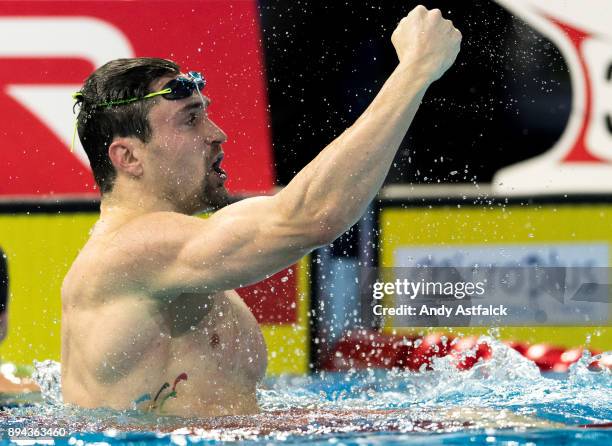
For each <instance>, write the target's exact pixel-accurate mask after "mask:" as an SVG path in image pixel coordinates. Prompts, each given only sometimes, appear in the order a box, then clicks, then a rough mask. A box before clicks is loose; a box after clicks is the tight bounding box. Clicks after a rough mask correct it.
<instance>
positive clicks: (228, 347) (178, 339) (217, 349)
mask: <svg viewBox="0 0 612 446" xmlns="http://www.w3.org/2000/svg"><path fill="white" fill-rule="evenodd" d="M167 310H168V311H167V312H166V313H164V314H165V316H164V320H165V323H164V325H165V326H166V327H167V330H168V336H169V337H170V338H171V339H172V341H171V345H172V348H171V351H172V353H171V354H172V355H173V356H174V359H175V361H177V362H183V361H187V362H191V363H192V364H193V363H197V364H199V365H200V366H201V367H203V369H209V370H210V369H216V371H219V372H220V371H224V372H226V373H234V374H244V375H246V376H247V377H249V378H254V379H256V380H259V379H261V378H262V377H263V374H264V373H265V368H266V364H267V352H266V347H265V343H264V340H263V336H262V334H261V330H260V329H259V326H258V324H257V321H256V320H255V318H254V316H253V315H252V314H251V312H250V310H249V309H248V308H247V307H246V305H245V304H244V302H243V301H242V300H241V299H240V297H239V296H238V295H237V293H235V292H233V291H230V292H225V293H219V294H217V295H214V296H210V297H207V296H199V295H195V294H194V295H184V296H181V298H179V299H177V300H176V301H175V302H173V306H172V307H171V308H168V309H167Z"/></svg>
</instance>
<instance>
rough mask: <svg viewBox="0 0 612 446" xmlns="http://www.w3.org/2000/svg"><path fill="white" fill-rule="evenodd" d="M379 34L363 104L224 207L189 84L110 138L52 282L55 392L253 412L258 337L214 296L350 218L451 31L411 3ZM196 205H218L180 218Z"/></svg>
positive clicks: (376, 177) (218, 140)
mask: <svg viewBox="0 0 612 446" xmlns="http://www.w3.org/2000/svg"><path fill="white" fill-rule="evenodd" d="M391 40H392V43H393V45H394V47H395V49H396V52H397V55H398V58H399V64H398V66H397V68H396V70H394V72H393V73H392V74H391V76H390V77H389V79H388V80H387V81H386V82H385V84H384V85H383V87H382V88H381V90H380V92H379V93H378V95H377V96H376V98H375V99H374V101H373V102H372V103H371V104H370V106H369V107H368V109H367V110H366V111H365V112H364V113H363V115H362V116H361V117H360V118H359V119H358V120H357V122H356V123H355V124H354V125H353V126H351V127H350V128H349V129H347V130H346V131H345V132H344V133H343V134H342V135H340V136H339V137H338V138H336V139H335V140H334V141H333V142H332V143H330V144H329V145H328V146H327V147H325V148H324V149H323V150H322V151H321V153H320V154H319V155H318V156H317V157H316V158H315V159H314V160H313V161H311V162H310V163H309V164H308V165H307V166H306V167H305V168H304V169H302V171H300V172H299V173H298V174H297V175H296V176H295V178H294V179H293V180H292V181H291V182H290V183H289V184H288V185H287V186H286V187H285V188H284V189H283V190H281V191H280V192H279V193H277V194H276V195H274V196H268V197H255V198H249V199H246V200H242V201H240V202H237V203H233V204H231V205H227V206H224V205H225V204H226V203H227V201H228V197H227V191H226V190H225V187H224V183H225V179H226V175H225V173H224V172H223V170H222V169H221V168H220V167H219V166H220V160H221V159H222V154H223V150H222V144H223V143H224V142H225V141H226V139H227V137H226V135H225V134H224V133H223V131H222V130H221V129H220V128H219V127H217V126H216V125H215V124H214V122H212V121H211V120H210V119H209V117H208V115H207V104H205V103H203V102H202V101H201V100H200V98H199V96H198V95H197V94H196V93H194V94H192V96H191V97H187V98H184V99H180V100H167V99H164V98H161V97H157V98H155V99H151V100H152V101H154V103H153V105H152V107H151V109H150V110H149V112H148V117H147V118H148V122H149V123H150V127H151V129H152V136H151V138H150V139H149V140H147V141H146V142H143V141H142V140H141V139H139V138H136V137H123V136H117V135H114V136H113V140H112V142H111V144H110V145H109V147H108V154H107V155H108V158H109V160H110V162H111V163H112V167H113V168H114V170H115V171H116V178H115V179H114V181H113V187H112V191H111V192H106V194H105V195H104V196H103V197H102V203H101V216H100V220H99V221H98V223H97V224H96V225H95V227H94V229H93V231H92V233H91V237H90V239H89V241H88V242H87V244H86V245H85V247H84V248H83V250H82V251H81V252H80V254H79V256H78V257H77V259H76V260H75V262H74V264H73V265H72V268H71V269H70V271H69V272H68V274H67V276H66V278H65V280H64V284H63V287H62V302H63V314H62V392H63V396H64V401H65V402H68V403H73V404H76V405H80V406H85V407H103V406H106V407H111V408H116V409H123V408H130V407H133V406H136V407H138V408H141V409H143V410H150V411H155V412H159V413H166V414H173V415H182V416H211V415H226V414H234V415H238V414H252V413H255V412H257V411H258V407H257V402H256V396H255V389H256V385H257V383H258V382H259V381H260V380H261V378H262V376H263V374H264V373H265V368H266V349H265V345H264V342H263V338H262V335H261V332H260V330H259V327H258V326H257V323H256V321H255V319H254V317H253V315H252V314H251V313H250V311H249V310H248V308H247V307H246V306H245V304H244V303H243V302H242V301H241V300H240V298H239V297H238V295H237V294H236V293H235V292H234V291H227V290H233V289H235V288H239V287H242V286H245V285H248V284H251V283H255V282H258V281H260V280H262V279H264V278H266V277H267V276H269V275H271V274H273V273H275V272H277V271H280V270H282V269H283V268H285V267H287V266H289V265H291V264H293V263H295V262H296V261H298V260H299V259H300V258H302V257H303V256H304V255H305V254H307V253H308V252H310V251H312V250H313V249H315V248H317V247H319V246H323V245H327V244H329V243H331V242H332V241H334V240H335V239H336V238H337V237H338V236H340V235H341V234H342V233H343V232H345V231H346V230H347V229H348V228H349V227H350V226H352V225H353V224H354V223H355V222H356V221H357V220H358V219H359V218H360V217H361V215H363V213H364V212H365V210H366V209H367V207H368V205H369V203H370V202H371V201H372V200H373V198H374V197H375V195H376V193H377V192H378V190H379V189H380V187H381V185H382V183H383V181H384V179H385V177H386V175H387V173H388V172H389V168H390V166H391V163H392V162H393V159H394V157H395V154H396V152H397V149H398V147H399V145H400V143H401V141H402V139H403V138H404V136H405V134H406V132H407V130H408V127H409V126H410V123H411V122H412V119H413V117H414V115H415V113H416V111H417V109H418V107H419V105H420V102H421V100H422V98H423V95H424V94H425V91H426V90H427V88H428V87H429V85H430V84H431V83H432V82H434V81H435V80H437V79H438V78H440V76H442V74H443V73H444V72H445V71H446V70H447V69H448V68H449V67H450V66H451V65H452V63H453V62H454V60H455V58H456V56H457V54H458V52H459V46H460V42H461V34H460V33H459V31H457V30H456V29H455V28H454V27H453V26H452V23H451V22H450V21H448V20H444V19H443V18H442V16H441V13H440V11H439V10H433V11H428V10H426V9H425V8H424V7H422V6H421V7H417V8H415V9H414V10H413V11H412V12H411V13H410V14H409V15H408V16H407V17H405V18H404V19H402V21H401V22H400V24H399V25H398V27H397V29H396V30H395V31H394V33H393V35H392V38H391ZM173 78H174V77H173V76H166V77H161V78H159V79H157V80H156V81H154V82H153V83H152V85H151V86H150V91H151V92H155V91H158V90H159V89H160V88H162V87H163V86H164V85H166V83H167V82H168V81H170V80H172V79H173ZM204 102H206V101H204ZM207 208H221V209H219V210H218V211H217V212H215V213H214V214H213V215H212V216H210V217H209V218H207V219H201V218H197V217H192V216H190V215H192V214H194V213H196V212H198V211H201V210H203V209H207Z"/></svg>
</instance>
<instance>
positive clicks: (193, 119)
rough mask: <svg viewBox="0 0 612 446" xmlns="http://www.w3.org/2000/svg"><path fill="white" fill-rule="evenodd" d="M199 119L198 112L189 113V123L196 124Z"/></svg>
mask: <svg viewBox="0 0 612 446" xmlns="http://www.w3.org/2000/svg"><path fill="white" fill-rule="evenodd" d="M197 119H198V115H196V114H191V115H189V119H187V125H195V123H196V121H197Z"/></svg>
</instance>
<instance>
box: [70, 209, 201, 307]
mask: <svg viewBox="0 0 612 446" xmlns="http://www.w3.org/2000/svg"><path fill="white" fill-rule="evenodd" d="M203 227H206V223H205V219H202V218H199V217H190V216H187V215H184V214H180V213H176V212H155V213H150V214H146V215H143V216H139V217H137V218H135V219H132V220H130V221H129V222H126V223H125V224H123V225H121V226H120V227H119V228H118V229H116V230H115V231H112V232H109V233H101V234H97V235H93V236H92V237H91V238H90V239H89V240H88V241H87V243H86V244H85V246H84V247H83V249H82V250H81V252H80V253H79V255H78V256H77V258H76V259H75V261H74V263H73V264H72V266H71V268H70V270H69V271H68V273H67V274H66V277H65V278H64V281H63V284H62V299H63V300H64V301H65V302H66V301H68V300H70V301H74V298H78V299H79V300H80V301H82V300H83V299H87V296H91V297H94V296H105V297H108V296H112V295H114V294H117V293H120V294H124V293H126V292H127V293H130V292H138V291H140V290H142V289H143V287H142V282H143V281H144V280H146V279H147V277H146V276H147V275H148V273H149V272H151V271H156V270H158V269H159V268H163V265H164V264H165V263H167V262H168V261H170V258H171V257H172V256H174V255H176V250H177V248H178V247H179V246H180V245H181V244H182V243H184V242H185V239H186V238H188V237H189V235H188V234H190V233H195V232H196V231H201V230H202V228H203Z"/></svg>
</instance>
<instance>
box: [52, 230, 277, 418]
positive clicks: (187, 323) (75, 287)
mask: <svg viewBox="0 0 612 446" xmlns="http://www.w3.org/2000/svg"><path fill="white" fill-rule="evenodd" d="M106 241H107V240H105V237H104V236H99V237H97V238H96V237H92V239H90V241H89V242H88V243H87V245H86V246H85V247H84V248H83V250H82V251H81V253H80V255H79V257H78V258H77V260H76V261H75V263H74V264H73V266H72V268H71V270H70V272H69V273H68V275H67V276H66V280H65V282H64V287H63V293H62V304H63V315H62V391H63V395H64V401H65V402H67V403H74V404H77V405H80V406H84V407H111V408H116V409H122V408H131V407H138V408H140V409H142V410H154V411H156V412H158V413H165V414H173V415H181V416H209V415H224V414H241V413H254V412H257V402H256V399H255V386H256V384H257V383H258V382H259V381H260V380H261V378H262V377H263V374H264V372H265V368H266V348H265V343H264V341H263V337H262V335H261V331H260V329H259V327H258V325H257V322H256V320H255V318H254V317H253V315H252V314H251V312H250V310H249V309H248V308H247V307H246V305H245V304H244V302H243V301H242V300H241V299H240V297H239V296H238V294H237V293H236V292H234V291H226V292H220V293H216V294H213V295H210V296H209V295H203V294H182V295H179V296H177V297H174V298H165V297H164V296H155V297H152V296H149V295H147V294H146V293H145V292H139V291H138V290H134V289H130V287H127V286H126V287H125V288H126V291H124V292H118V291H117V290H121V289H122V286H121V284H122V282H126V283H127V282H128V281H129V275H130V271H129V268H126V269H123V268H122V263H123V259H122V258H117V256H116V255H113V257H114V258H107V257H109V255H108V253H107V251H105V246H106V243H105V242H106ZM169 294H171V293H169ZM166 383H167V384H166Z"/></svg>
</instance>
